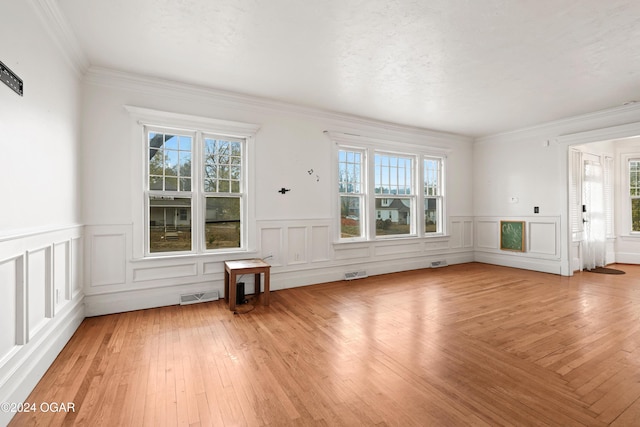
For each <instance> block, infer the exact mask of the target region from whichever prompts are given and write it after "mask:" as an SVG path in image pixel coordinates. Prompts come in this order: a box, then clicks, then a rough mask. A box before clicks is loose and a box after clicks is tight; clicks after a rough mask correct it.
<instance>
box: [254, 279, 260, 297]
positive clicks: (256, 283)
mask: <svg viewBox="0 0 640 427" xmlns="http://www.w3.org/2000/svg"><path fill="white" fill-rule="evenodd" d="M254 276H255V280H254V284H255V288H256V289H255V293H256V298H257V299H258V300H260V273H256V274H255V275H254Z"/></svg>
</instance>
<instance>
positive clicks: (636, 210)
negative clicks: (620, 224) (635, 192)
mask: <svg viewBox="0 0 640 427" xmlns="http://www.w3.org/2000/svg"><path fill="white" fill-rule="evenodd" d="M631 231H640V199H631Z"/></svg>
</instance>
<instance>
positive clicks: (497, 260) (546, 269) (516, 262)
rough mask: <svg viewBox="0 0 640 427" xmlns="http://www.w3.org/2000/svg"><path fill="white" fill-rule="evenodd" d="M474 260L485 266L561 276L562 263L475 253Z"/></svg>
mask: <svg viewBox="0 0 640 427" xmlns="http://www.w3.org/2000/svg"><path fill="white" fill-rule="evenodd" d="M474 260H475V261H477V262H483V263H485V264H494V265H501V266H504V267H513V268H521V269H523V270H534V271H540V272H543V273H552V274H562V263H561V262H560V261H553V260H545V259H536V258H526V257H515V256H505V255H501V254H494V253H490V252H476V253H475V256H474Z"/></svg>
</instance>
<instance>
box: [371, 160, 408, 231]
mask: <svg viewBox="0 0 640 427" xmlns="http://www.w3.org/2000/svg"><path fill="white" fill-rule="evenodd" d="M413 165H414V159H413V157H409V156H400V155H394V154H387V153H376V154H375V161H374V181H375V182H374V194H375V210H376V213H375V217H376V236H393V235H408V234H414V233H415V231H414V227H413V224H414V221H413V218H414V217H415V191H414V184H413V176H414V172H413V171H414V167H413Z"/></svg>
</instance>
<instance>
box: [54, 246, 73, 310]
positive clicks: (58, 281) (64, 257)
mask: <svg viewBox="0 0 640 427" xmlns="http://www.w3.org/2000/svg"><path fill="white" fill-rule="evenodd" d="M70 250H71V242H70V241H67V242H61V243H56V244H54V245H53V304H54V307H55V311H57V310H58V308H59V307H61V306H62V305H64V304H65V303H66V301H67V300H69V299H70V296H71V283H70V277H69V269H70V268H71V262H70V260H71V254H70Z"/></svg>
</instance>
